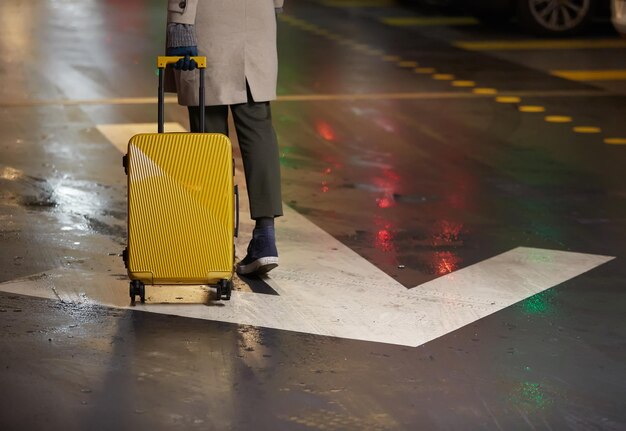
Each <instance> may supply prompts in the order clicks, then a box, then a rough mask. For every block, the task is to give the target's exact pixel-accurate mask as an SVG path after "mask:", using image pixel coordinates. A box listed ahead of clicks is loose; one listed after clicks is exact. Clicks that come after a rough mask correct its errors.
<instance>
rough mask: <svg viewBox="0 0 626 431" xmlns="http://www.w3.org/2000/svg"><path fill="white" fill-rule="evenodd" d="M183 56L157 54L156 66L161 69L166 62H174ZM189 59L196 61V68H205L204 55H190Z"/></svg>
mask: <svg viewBox="0 0 626 431" xmlns="http://www.w3.org/2000/svg"><path fill="white" fill-rule="evenodd" d="M183 58H185V57H172V56H165V55H159V56H158V57H157V68H159V69H163V68H165V67H166V66H167V65H168V64H173V63H176V62H177V61H178V60H181V59H183ZM191 60H194V61H195V62H196V64H197V65H198V69H206V57H204V56H199V57H191Z"/></svg>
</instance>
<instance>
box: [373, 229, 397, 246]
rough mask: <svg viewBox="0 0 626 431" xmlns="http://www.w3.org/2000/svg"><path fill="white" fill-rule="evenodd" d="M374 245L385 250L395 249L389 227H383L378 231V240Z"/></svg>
mask: <svg viewBox="0 0 626 431" xmlns="http://www.w3.org/2000/svg"><path fill="white" fill-rule="evenodd" d="M374 246H375V247H376V248H377V249H379V250H382V251H384V252H388V251H392V250H393V235H392V234H391V232H390V231H389V230H387V229H381V230H379V231H378V232H377V233H376V242H375V244H374Z"/></svg>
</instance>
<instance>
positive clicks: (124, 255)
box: [122, 247, 128, 269]
mask: <svg viewBox="0 0 626 431" xmlns="http://www.w3.org/2000/svg"><path fill="white" fill-rule="evenodd" d="M122 260H123V261H124V268H126V269H128V247H126V248H125V249H124V250H123V251H122Z"/></svg>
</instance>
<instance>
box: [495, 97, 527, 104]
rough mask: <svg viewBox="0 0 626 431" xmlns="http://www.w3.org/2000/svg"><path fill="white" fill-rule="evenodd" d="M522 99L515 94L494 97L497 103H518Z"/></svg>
mask: <svg viewBox="0 0 626 431" xmlns="http://www.w3.org/2000/svg"><path fill="white" fill-rule="evenodd" d="M521 101H522V99H521V98H519V97H515V96H500V97H496V102H498V103H520V102H521Z"/></svg>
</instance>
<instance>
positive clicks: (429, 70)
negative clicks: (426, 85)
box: [415, 67, 437, 75]
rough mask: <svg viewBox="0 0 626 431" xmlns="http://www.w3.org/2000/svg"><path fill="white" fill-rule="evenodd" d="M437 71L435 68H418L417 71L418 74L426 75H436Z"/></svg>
mask: <svg viewBox="0 0 626 431" xmlns="http://www.w3.org/2000/svg"><path fill="white" fill-rule="evenodd" d="M436 71H437V70H436V69H435V68H434V67H418V68H417V69H415V72H416V73H421V74H424V75H428V74H431V73H435V72H436Z"/></svg>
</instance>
